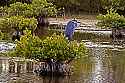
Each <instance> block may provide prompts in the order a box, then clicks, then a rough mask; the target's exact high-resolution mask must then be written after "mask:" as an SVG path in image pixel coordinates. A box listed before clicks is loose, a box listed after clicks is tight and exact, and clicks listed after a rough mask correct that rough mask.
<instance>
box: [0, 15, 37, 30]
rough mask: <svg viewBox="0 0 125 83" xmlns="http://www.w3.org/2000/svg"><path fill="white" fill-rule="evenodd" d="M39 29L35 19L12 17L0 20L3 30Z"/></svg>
mask: <svg viewBox="0 0 125 83" xmlns="http://www.w3.org/2000/svg"><path fill="white" fill-rule="evenodd" d="M36 27H37V20H36V19H35V18H24V17H22V16H12V17H8V18H3V19H1V20H0V29H1V30H12V29H15V28H16V29H21V30H22V29H26V28H27V29H30V30H31V29H33V30H35V28H36Z"/></svg>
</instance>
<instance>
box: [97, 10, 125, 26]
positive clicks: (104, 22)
mask: <svg viewBox="0 0 125 83" xmlns="http://www.w3.org/2000/svg"><path fill="white" fill-rule="evenodd" d="M107 12H108V13H107V14H106V15H99V16H97V19H98V20H99V22H98V23H97V26H99V27H102V28H125V17H124V16H123V15H119V14H118V13H116V11H114V10H112V9H110V10H108V11H107Z"/></svg>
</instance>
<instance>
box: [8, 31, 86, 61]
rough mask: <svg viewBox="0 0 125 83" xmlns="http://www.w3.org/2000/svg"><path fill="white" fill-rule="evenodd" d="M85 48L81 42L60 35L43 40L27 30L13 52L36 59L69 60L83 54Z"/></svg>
mask: <svg viewBox="0 0 125 83" xmlns="http://www.w3.org/2000/svg"><path fill="white" fill-rule="evenodd" d="M85 53H86V49H85V47H84V44H83V43H80V44H78V43H77V42H76V41H71V42H69V41H68V40H67V39H65V37H64V36H63V35H62V34H61V35H56V34H53V35H52V36H50V37H47V38H45V39H44V40H41V39H39V38H38V37H36V36H32V35H31V32H29V31H28V33H27V34H26V35H24V36H23V37H21V40H20V41H18V42H17V46H16V50H15V51H14V54H10V55H16V56H18V57H25V58H30V59H36V60H45V59H48V58H49V59H54V60H61V61H65V60H71V59H74V58H80V57H81V56H84V55H85Z"/></svg>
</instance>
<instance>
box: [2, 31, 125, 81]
mask: <svg viewBox="0 0 125 83" xmlns="http://www.w3.org/2000/svg"><path fill="white" fill-rule="evenodd" d="M73 39H77V40H78V41H80V40H82V41H83V42H84V43H85V46H86V47H88V49H89V53H88V55H89V57H88V58H84V59H80V60H78V61H74V62H73V63H72V64H73V66H74V68H73V70H74V73H73V75H72V76H66V77H40V76H37V75H35V74H34V73H33V72H32V71H33V69H34V65H33V64H34V63H33V62H32V61H28V62H25V61H14V62H12V61H11V62H10V59H9V58H7V57H0V83H125V78H124V77H125V61H124V60H125V55H124V54H125V49H124V45H123V42H122V43H121V42H118V41H117V42H114V41H113V40H112V39H111V38H110V36H107V35H97V34H91V33H85V32H84V33H75V35H74V38H73ZM114 43H115V44H114ZM14 60H15V59H14ZM16 60H17V59H16Z"/></svg>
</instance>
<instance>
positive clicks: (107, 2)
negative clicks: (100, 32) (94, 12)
mask: <svg viewBox="0 0 125 83" xmlns="http://www.w3.org/2000/svg"><path fill="white" fill-rule="evenodd" d="M101 4H102V7H103V9H106V10H109V9H115V10H124V9H125V5H124V4H125V0H101Z"/></svg>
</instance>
